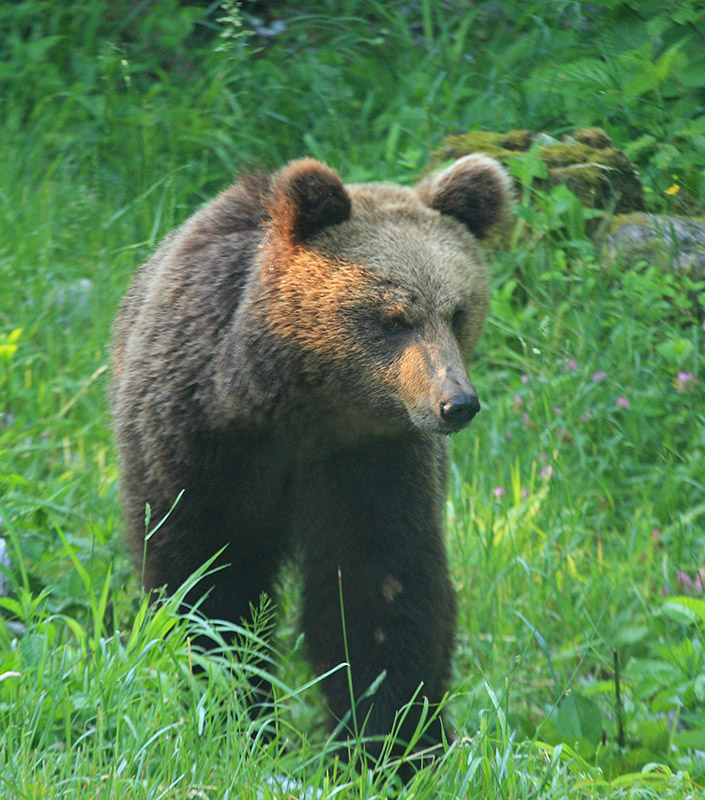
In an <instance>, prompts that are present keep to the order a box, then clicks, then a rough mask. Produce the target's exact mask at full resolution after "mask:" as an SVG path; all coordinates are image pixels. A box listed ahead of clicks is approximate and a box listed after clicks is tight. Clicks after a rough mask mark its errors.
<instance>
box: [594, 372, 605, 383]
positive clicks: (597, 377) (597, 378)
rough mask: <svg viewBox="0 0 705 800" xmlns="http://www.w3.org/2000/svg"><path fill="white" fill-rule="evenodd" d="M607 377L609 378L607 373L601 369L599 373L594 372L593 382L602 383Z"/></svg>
mask: <svg viewBox="0 0 705 800" xmlns="http://www.w3.org/2000/svg"><path fill="white" fill-rule="evenodd" d="M606 377H607V373H606V372H603V371H602V370H601V369H599V370H598V371H597V372H593V373H592V380H593V382H594V383H597V382H598V381H601V380H602V379H603V378H606Z"/></svg>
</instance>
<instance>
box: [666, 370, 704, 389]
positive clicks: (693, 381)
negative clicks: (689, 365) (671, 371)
mask: <svg viewBox="0 0 705 800" xmlns="http://www.w3.org/2000/svg"><path fill="white" fill-rule="evenodd" d="M698 383H700V381H699V380H698V379H697V378H696V377H695V375H693V373H692V372H679V373H678V375H676V379H675V380H674V381H673V388H674V389H675V390H676V391H677V392H678V394H685V393H686V392H690V391H692V390H693V389H694V388H695V386H696V385H697V384H698Z"/></svg>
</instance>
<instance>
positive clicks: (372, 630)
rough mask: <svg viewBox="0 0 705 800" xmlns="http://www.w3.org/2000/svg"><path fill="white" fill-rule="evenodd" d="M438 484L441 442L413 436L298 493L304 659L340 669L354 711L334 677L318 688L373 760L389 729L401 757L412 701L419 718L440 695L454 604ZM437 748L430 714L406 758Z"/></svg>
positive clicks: (320, 475)
mask: <svg viewBox="0 0 705 800" xmlns="http://www.w3.org/2000/svg"><path fill="white" fill-rule="evenodd" d="M445 475H446V467H445V442H444V441H443V440H441V439H439V438H435V437H423V436H421V435H420V436H419V437H418V438H415V439H413V440H410V439H404V440H403V441H401V442H400V441H386V442H383V443H379V442H376V443H375V444H374V445H368V446H366V447H365V448H364V449H361V450H358V451H356V452H354V453H350V452H346V453H345V454H342V455H337V456H335V457H331V458H328V459H326V461H325V462H324V463H321V464H320V465H319V466H318V467H317V469H316V470H315V471H314V475H313V476H309V478H310V480H309V482H308V487H307V489H306V491H305V498H306V511H305V517H304V519H302V524H304V525H306V526H307V530H306V551H305V589H304V610H303V627H304V632H305V635H306V640H307V646H308V650H309V653H310V657H311V659H312V662H313V665H314V668H315V669H316V671H317V672H318V673H319V674H321V673H323V672H325V671H327V670H329V669H331V668H333V667H335V666H336V665H338V664H341V663H344V662H347V663H349V664H350V673H351V676H352V694H353V696H354V703H355V706H354V711H353V710H351V691H350V682H349V678H348V672H347V670H346V669H340V670H338V671H337V672H335V673H334V674H333V675H332V676H331V677H329V678H328V679H327V680H326V682H325V685H324V689H325V692H326V695H327V699H328V703H329V707H330V710H331V712H332V714H333V716H334V717H335V719H336V720H342V719H343V718H345V717H346V715H348V714H349V717H348V721H347V723H346V725H347V728H348V730H349V731H350V732H351V733H352V734H354V735H359V736H362V737H364V738H365V739H370V737H372V738H373V739H374V741H371V742H369V743H368V744H366V750H367V751H368V752H369V753H370V754H371V755H373V756H375V755H378V754H379V752H380V751H381V747H382V743H381V739H382V737H383V736H385V735H386V734H388V733H390V732H391V731H393V730H394V731H395V733H396V737H397V741H398V745H397V747H396V748H395V752H396V753H403V752H404V749H405V746H406V743H407V742H408V740H409V739H410V738H411V736H412V734H413V733H414V731H415V729H416V726H417V723H418V721H419V717H420V713H421V708H422V704H423V700H424V698H427V699H428V701H429V703H430V704H431V714H430V715H429V716H431V715H432V714H433V713H434V711H435V709H434V708H433V707H434V706H436V705H437V704H438V703H439V702H440V701H441V699H442V698H443V694H444V692H445V690H446V685H447V680H448V678H449V673H450V659H451V652H452V645H453V634H454V626H455V616H456V607H455V596H454V592H453V589H452V586H451V583H450V579H449V575H448V567H447V561H446V553H445V549H444V545H443V539H442V526H441V521H442V505H443V499H444V496H445ZM380 676H383V677H382V678H381V682H379V681H378V679H379V678H380ZM376 681H378V686H377V688H376V691H375V692H374V693H372V694H369V693H368V694H366V693H367V692H368V690H369V689H370V687H371V686H372V685H373V684H374V683H375V682H376ZM412 699H413V700H414V704H413V705H412V706H411V707H408V708H405V707H406V706H407V704H408V703H410V702H411V701H412ZM404 714H405V717H404V721H403V723H400V720H401V718H402V716H403V715H404ZM441 739H442V723H441V719H440V717H437V718H436V719H435V721H434V722H433V723H431V724H430V725H429V726H428V728H427V730H426V733H425V735H424V737H423V738H422V740H421V741H420V742H419V743H418V744H417V745H416V749H423V748H425V747H428V746H432V745H433V744H438V743H439V742H440V741H441Z"/></svg>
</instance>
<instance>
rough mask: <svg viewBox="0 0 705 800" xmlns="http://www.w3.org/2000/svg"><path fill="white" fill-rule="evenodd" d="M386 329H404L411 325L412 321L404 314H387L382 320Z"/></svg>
mask: <svg viewBox="0 0 705 800" xmlns="http://www.w3.org/2000/svg"><path fill="white" fill-rule="evenodd" d="M382 325H383V327H384V329H385V331H404V330H408V329H409V328H410V327H411V323H410V322H409V320H407V319H406V317H404V316H403V315H402V314H387V315H386V316H385V317H384V319H383V320H382Z"/></svg>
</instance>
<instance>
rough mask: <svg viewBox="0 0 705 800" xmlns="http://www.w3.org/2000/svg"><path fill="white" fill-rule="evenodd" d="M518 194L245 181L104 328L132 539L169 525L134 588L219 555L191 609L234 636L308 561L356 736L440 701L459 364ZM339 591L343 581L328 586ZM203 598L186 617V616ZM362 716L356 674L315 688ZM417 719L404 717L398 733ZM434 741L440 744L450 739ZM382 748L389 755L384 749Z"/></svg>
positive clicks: (201, 218)
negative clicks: (287, 567) (498, 229)
mask: <svg viewBox="0 0 705 800" xmlns="http://www.w3.org/2000/svg"><path fill="white" fill-rule="evenodd" d="M509 194H510V189H509V180H508V178H507V176H506V174H505V173H504V171H503V170H502V168H501V167H500V166H499V165H498V164H497V162H495V161H493V160H492V159H489V158H487V157H485V156H481V155H473V156H467V157H465V158H463V159H460V160H459V161H457V162H456V163H455V164H453V165H451V166H450V167H448V168H447V169H445V170H443V171H441V172H439V173H435V174H433V175H431V176H429V177H428V178H426V179H424V180H423V181H421V183H420V184H418V185H417V186H416V187H415V188H402V187H400V186H395V185H386V184H380V185H375V184H351V185H344V184H343V183H342V181H341V180H340V178H339V177H338V175H337V174H336V173H335V172H334V171H333V170H331V169H329V168H328V167H326V166H324V165H323V164H320V163H319V162H317V161H314V160H313V159H303V160H300V161H294V162H292V163H290V164H288V165H287V166H286V167H284V168H283V169H282V170H281V171H279V172H278V173H276V174H274V175H273V176H265V175H259V176H254V177H250V178H247V179H245V180H243V181H242V182H240V183H237V184H235V185H234V186H232V187H231V188H229V189H227V190H226V191H224V192H223V193H222V194H221V195H220V196H219V197H217V198H216V199H215V200H213V201H212V202H211V203H210V204H209V205H207V206H206V207H205V208H203V209H202V210H200V211H199V212H197V213H196V214H194V216H193V217H191V218H190V219H189V220H188V221H187V222H186V223H184V224H183V225H182V226H181V227H180V228H179V229H178V230H176V231H175V232H173V233H171V234H170V235H169V236H168V237H167V238H166V239H165V240H164V242H163V243H162V245H161V246H160V247H159V249H158V250H157V252H156V253H155V254H154V255H153V256H152V258H151V259H150V260H149V261H148V262H147V263H146V264H145V265H143V266H142V268H141V269H140V270H139V272H138V273H137V276H136V278H135V280H134V283H133V285H132V287H131V289H130V290H129V292H128V293H127V295H126V297H125V300H124V302H123V305H122V309H121V311H120V314H119V316H118V319H117V322H116V325H115V336H114V376H113V384H112V406H113V414H114V424H115V431H116V437H117V442H118V446H119V453H120V460H121V464H122V474H123V487H122V488H123V498H124V505H125V511H126V516H127V526H128V530H129V535H130V537H131V539H132V541H133V543H134V545H135V551H136V552H137V553H138V554H139V558H140V560H141V558H142V553H143V545H144V535H145V530H144V525H145V504H146V503H149V504H150V506H151V515H152V520H160V519H161V518H162V517H163V516H164V515H166V514H167V512H168V511H169V509H170V508H171V507H172V504H173V503H174V500H175V499H176V497H177V495H178V494H179V493H180V492H181V491H182V490H183V491H184V494H183V496H182V498H181V500H180V502H179V503H178V504H177V506H176V508H175V510H174V511H173V513H172V514H171V515H170V516H169V517H168V519H167V520H166V522H165V523H164V525H163V526H162V527H161V528H160V529H159V530H158V531H157V533H155V534H154V536H153V537H152V538H151V539H150V540H149V543H148V546H147V550H146V565H145V569H146V571H145V583H146V585H147V587H148V588H152V589H153V588H157V587H160V586H163V585H166V586H167V587H168V588H169V589H172V590H173V589H174V588H176V587H177V586H178V585H179V584H181V583H182V582H183V581H184V580H185V579H186V578H187V577H188V576H189V575H190V574H191V573H192V571H193V570H194V569H195V568H196V567H197V566H198V565H199V564H201V563H203V562H205V561H206V560H207V559H208V558H210V557H211V556H213V554H214V553H216V552H217V551H218V550H220V549H221V548H225V550H224V553H223V554H222V555H221V556H220V557H219V559H218V562H217V563H218V565H220V566H221V567H222V569H220V570H219V571H217V572H215V573H214V574H212V575H210V576H208V577H207V578H206V579H205V580H204V581H202V582H201V583H199V584H198V592H199V594H201V595H202V594H204V593H206V592H208V594H207V596H206V597H205V599H204V600H203V602H202V604H201V606H200V609H201V611H203V612H204V613H205V614H207V615H210V616H212V617H216V618H220V619H227V620H231V621H234V622H239V621H240V620H241V619H247V618H248V617H249V615H250V604H252V603H254V604H256V603H257V601H258V598H259V596H260V594H261V593H262V592H266V593H269V594H271V593H272V592H273V589H274V581H275V579H276V576H277V571H278V568H279V566H280V564H281V562H282V559H283V558H284V557H285V556H286V555H287V554H288V553H290V552H291V551H292V550H293V549H298V550H300V551H301V553H302V561H303V572H304V591H303V599H304V602H303V606H304V607H303V629H304V632H305V636H306V643H307V648H308V651H309V654H310V657H311V660H312V663H313V665H314V667H315V669H316V670H317V671H318V672H319V673H322V672H324V671H326V670H329V669H331V668H332V667H335V666H336V665H337V664H340V663H342V662H344V661H346V653H345V647H344V641H343V622H342V618H341V604H340V586H342V597H343V601H344V602H343V606H344V624H345V633H346V637H347V650H348V653H347V655H348V658H349V663H350V665H351V673H352V680H353V686H354V693H355V696H356V697H357V698H360V697H361V696H362V695H363V694H364V693H365V690H367V689H368V687H369V686H370V685H371V684H372V683H373V682H374V681H375V680H376V679H377V678H378V676H380V674H381V673H383V672H385V673H386V674H385V677H384V679H383V680H382V681H381V683H380V684H379V687H378V689H377V691H376V692H375V693H374V695H373V696H371V697H370V696H367V697H364V698H362V699H360V701H359V707H358V708H357V719H358V720H363V721H365V728H364V734H365V735H366V736H378V737H379V736H380V735H382V734H386V733H388V732H389V731H390V730H391V729H392V727H393V724H394V719H395V714H396V713H397V712H398V711H399V709H400V708H402V707H403V706H404V705H405V704H406V703H408V702H409V701H410V699H411V698H412V697H413V696H414V694H415V693H416V692H417V689H418V687H419V686H422V688H421V692H420V695H419V696H426V697H427V698H428V700H429V701H430V703H431V704H437V703H439V701H440V700H441V698H442V696H443V693H444V691H445V689H446V684H447V680H448V677H449V668H450V658H451V650H452V645H453V633H454V624H455V597H454V593H453V589H452V587H451V583H450V580H449V576H448V568H447V564H446V554H445V549H444V545H443V537H442V514H443V504H444V496H445V487H446V476H447V440H446V438H445V437H444V436H440V435H439V434H450V433H453V432H455V431H457V430H460V429H461V428H463V427H465V425H467V424H468V423H469V421H470V420H471V418H472V417H473V416H474V414H475V413H476V412H477V411H478V410H479V402H478V398H477V394H476V392H475V389H474V388H473V386H472V384H471V383H470V381H469V379H468V375H467V372H466V367H465V362H466V359H467V358H468V357H469V356H470V354H471V352H472V351H473V349H474V347H475V345H476V343H477V340H478V337H479V336H480V332H481V329H482V326H483V322H484V318H485V313H486V310H487V305H488V278H487V271H486V267H485V264H484V261H483V257H482V254H481V251H480V248H479V246H478V243H477V240H478V239H481V238H482V237H483V236H484V235H485V233H486V232H487V231H488V229H489V228H490V227H492V226H493V225H494V224H495V223H496V222H498V221H499V220H500V218H501V217H502V216H503V215H504V213H505V211H506V209H507V206H508V200H509ZM339 581H340V583H339ZM195 599H196V598H195V597H192V598H191V600H195ZM324 688H325V691H326V693H327V700H328V704H329V707H330V709H331V712H332V714H333V715H334V716H335V717H336V718H337V719H342V718H343V716H344V715H345V714H346V712H347V711H348V710H349V706H350V693H349V686H348V679H347V675H346V671H345V670H338V671H337V672H335V673H334V675H333V676H332V677H330V678H328V679H327V680H326V682H325V685H324ZM417 721H418V712H417V711H414V710H412V711H410V712H409V713H408V715H407V717H406V721H405V723H404V726H403V727H402V730H401V734H400V736H401V737H402V738H403V737H404V736H408V735H409V734H410V733H411V732H412V731H413V730H414V728H415V726H416V723H417ZM441 735H442V732H441V724H440V721H439V720H437V721H436V723H435V724H434V725H433V726H431V728H429V731H428V736H427V739H428V740H429V741H436V742H437V741H440V739H441ZM370 750H371V752H378V751H379V745H377V746H371V747H370Z"/></svg>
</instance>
